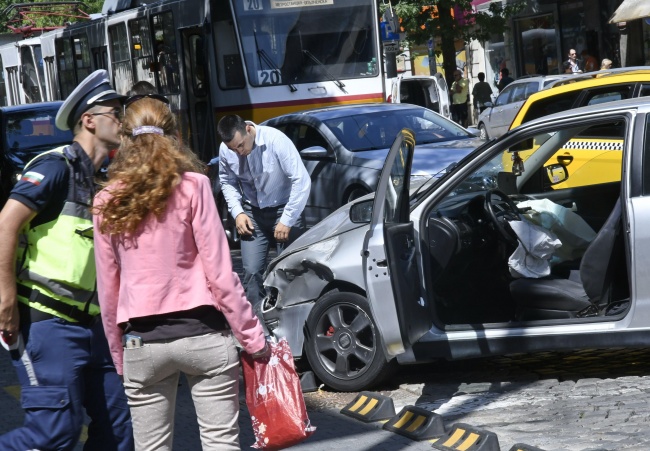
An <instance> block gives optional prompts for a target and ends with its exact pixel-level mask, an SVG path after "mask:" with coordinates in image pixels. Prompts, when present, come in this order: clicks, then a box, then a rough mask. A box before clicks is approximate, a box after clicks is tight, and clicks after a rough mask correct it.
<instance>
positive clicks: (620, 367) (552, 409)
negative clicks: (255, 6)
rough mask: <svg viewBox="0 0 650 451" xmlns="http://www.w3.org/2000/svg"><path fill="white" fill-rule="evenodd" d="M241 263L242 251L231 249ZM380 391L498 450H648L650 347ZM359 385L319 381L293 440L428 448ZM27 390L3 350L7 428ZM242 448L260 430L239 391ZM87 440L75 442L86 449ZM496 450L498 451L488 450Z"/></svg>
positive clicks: (420, 377) (416, 375)
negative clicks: (310, 431) (373, 417)
mask: <svg viewBox="0 0 650 451" xmlns="http://www.w3.org/2000/svg"><path fill="white" fill-rule="evenodd" d="M233 261H234V267H235V270H236V271H238V272H240V271H241V263H240V259H239V252H238V251H234V252H233ZM375 391H376V392H377V393H379V394H382V395H386V396H390V397H391V398H392V399H393V402H394V405H395V410H396V412H399V411H400V409H401V408H402V407H403V406H406V405H417V406H419V407H422V408H425V409H427V410H430V411H435V412H436V413H437V414H439V415H441V416H442V417H443V421H444V424H445V427H446V428H447V429H449V428H450V426H451V425H453V424H454V423H459V422H461V423H466V424H469V425H471V426H473V427H476V428H482V429H484V430H487V431H491V432H494V433H495V434H496V435H497V437H498V440H499V445H500V449H501V450H504V451H507V450H510V449H511V447H512V446H513V445H514V444H515V443H525V444H528V445H532V446H536V447H538V448H540V449H543V450H546V451H560V450H564V451H604V450H607V451H618V450H626V451H627V450H638V451H647V450H650V408H649V407H650V406H648V400H649V399H650V396H649V393H650V349H637V350H634V349H632V350H630V349H613V350H588V351H579V352H572V353H568V352H567V353H559V352H557V353H556V352H548V353H538V354H534V355H516V356H506V357H493V358H485V359H472V360H465V361H456V362H439V363H434V364H428V365H419V366H413V367H402V368H401V369H400V370H399V371H398V372H397V374H396V375H395V376H394V377H393V378H392V379H391V380H390V381H389V382H388V383H387V384H385V385H383V386H380V387H377V388H376V389H375ZM355 396H356V394H355V393H335V392H331V391H328V390H326V389H321V390H319V391H317V392H314V393H308V394H305V400H306V403H307V408H308V413H309V416H310V419H311V420H312V423H313V424H314V425H316V426H317V428H318V430H317V431H316V433H315V434H314V435H313V436H312V437H310V438H309V439H308V440H306V441H305V442H304V443H302V444H300V445H297V446H296V447H294V448H292V449H296V450H308V451H321V450H322V451H326V450H327V451H331V450H332V449H336V448H339V449H350V450H368V451H370V450H387V451H389V450H390V451H392V450H409V451H410V450H424V449H432V447H431V444H430V443H428V442H426V441H424V442H415V441H412V440H410V439H408V438H405V437H402V436H400V435H397V434H394V433H391V432H387V431H384V430H382V429H381V425H382V424H381V423H368V424H366V423H363V422H360V421H358V420H355V419H351V418H349V417H346V416H344V415H341V414H340V413H339V411H340V409H341V408H343V407H344V406H345V405H346V404H348V403H349V402H350V401H351V400H352V399H354V397H355ZM18 398H19V389H18V387H17V386H16V379H15V375H14V371H13V368H11V364H10V360H9V357H8V355H7V354H6V353H2V352H0V406H2V412H3V414H2V421H0V434H1V433H3V432H6V431H8V430H11V429H13V428H15V427H18V426H20V425H21V424H22V417H23V415H22V410H21V408H20V403H19V401H18ZM241 406H242V407H241V410H240V427H241V443H242V448H243V449H250V448H249V447H250V445H251V444H252V443H253V441H254V440H253V434H252V430H251V427H250V418H249V417H248V412H247V410H246V407H245V403H244V400H243V398H242V399H241ZM81 449H82V446H81V445H79V446H78V447H77V448H76V450H81ZM200 449H201V447H200V442H199V438H198V426H197V423H196V419H195V414H194V408H193V406H192V401H191V398H190V395H189V393H188V391H187V384H185V383H184V380H182V382H181V385H180V387H179V397H178V402H177V410H176V418H175V445H174V450H179V451H195V450H200ZM489 451H493V450H492V449H490V450H489Z"/></svg>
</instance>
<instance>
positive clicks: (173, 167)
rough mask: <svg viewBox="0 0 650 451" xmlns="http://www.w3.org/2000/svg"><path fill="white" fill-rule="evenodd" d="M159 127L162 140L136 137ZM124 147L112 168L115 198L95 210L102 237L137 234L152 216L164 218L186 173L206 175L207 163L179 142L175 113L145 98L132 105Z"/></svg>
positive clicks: (153, 135) (125, 125)
mask: <svg viewBox="0 0 650 451" xmlns="http://www.w3.org/2000/svg"><path fill="white" fill-rule="evenodd" d="M145 125H149V126H154V127H158V128H159V129H162V130H163V133H164V134H162V135H160V134H156V133H146V134H140V135H137V136H133V129H135V128H136V127H141V126H145ZM122 135H123V136H122V143H121V145H120V148H119V150H118V152H117V154H116V157H115V159H114V160H113V162H112V163H111V165H110V166H109V168H108V181H107V183H106V184H107V185H108V188H107V189H109V190H110V194H111V196H110V198H109V199H108V201H107V202H105V203H103V204H101V205H97V206H95V207H94V208H93V213H94V214H98V215H101V216H102V222H101V226H100V232H101V233H110V234H125V235H130V234H133V233H134V232H135V231H136V230H137V229H138V226H139V225H140V224H141V223H142V221H143V220H144V219H145V218H146V217H147V216H148V215H150V214H153V215H155V216H156V217H157V218H161V216H162V214H163V213H164V212H165V209H166V207H167V200H168V199H169V196H170V195H171V194H172V192H173V190H174V188H175V187H176V186H177V185H178V184H179V183H180V181H181V175H182V174H183V173H185V172H198V173H202V174H203V173H205V164H204V163H202V162H201V161H200V160H199V158H198V156H197V155H196V154H195V153H194V152H192V151H191V150H190V149H188V148H186V147H184V146H183V145H182V144H181V143H180V141H179V139H178V138H177V125H176V118H175V116H174V114H173V113H172V112H171V110H170V109H169V106H168V105H166V104H165V103H163V102H161V101H159V100H155V99H151V98H146V97H145V98H143V99H140V100H137V101H135V102H133V103H132V104H130V105H129V107H128V108H127V109H126V111H125V115H124V121H123V123H122Z"/></svg>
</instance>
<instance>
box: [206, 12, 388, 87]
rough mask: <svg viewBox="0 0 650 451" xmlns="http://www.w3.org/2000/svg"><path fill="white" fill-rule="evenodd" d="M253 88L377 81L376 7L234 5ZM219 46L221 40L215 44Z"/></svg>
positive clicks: (378, 57)
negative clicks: (276, 8) (283, 7)
mask: <svg viewBox="0 0 650 451" xmlns="http://www.w3.org/2000/svg"><path fill="white" fill-rule="evenodd" d="M233 5H234V7H235V8H236V10H235V11H236V17H237V22H238V30H239V33H240V38H241V46H242V47H243V48H244V49H246V50H245V53H244V58H245V62H246V69H247V70H248V80H249V82H250V84H251V85H253V86H267V85H288V84H292V83H309V82H321V81H327V80H332V79H339V78H341V79H343V78H362V77H376V76H377V75H378V74H379V68H378V61H381V59H380V58H381V54H378V50H377V46H376V45H375V39H374V36H375V35H374V32H373V30H374V28H375V24H374V21H375V20H376V19H375V17H374V15H373V13H372V6H371V5H370V4H368V2H366V3H364V4H363V5H362V4H361V2H358V1H355V0H348V1H346V2H334V3H333V2H329V3H326V2H322V4H320V5H319V6H314V7H305V8H287V9H281V10H278V11H275V10H270V11H269V8H265V7H264V6H263V5H265V4H264V3H261V2H260V3H259V7H258V8H251V7H249V4H248V2H233ZM217 44H218V45H220V44H221V42H220V41H218V43H217Z"/></svg>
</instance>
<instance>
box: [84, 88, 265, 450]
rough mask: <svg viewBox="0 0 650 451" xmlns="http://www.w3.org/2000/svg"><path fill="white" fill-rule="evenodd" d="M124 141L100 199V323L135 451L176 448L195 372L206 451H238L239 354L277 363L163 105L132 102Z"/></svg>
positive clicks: (205, 189)
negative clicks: (183, 392)
mask: <svg viewBox="0 0 650 451" xmlns="http://www.w3.org/2000/svg"><path fill="white" fill-rule="evenodd" d="M122 135H123V136H122V142H121V145H120V148H119V150H118V152H117V155H116V157H115V159H114V161H113V163H112V164H111V166H110V167H109V172H108V182H107V186H106V187H105V188H104V189H103V190H102V191H101V192H100V193H99V194H98V195H97V196H96V198H95V201H94V206H93V212H94V213H95V218H94V224H95V259H96V262H97V288H98V290H99V300H100V304H101V308H102V321H103V323H104V329H105V331H106V336H107V338H108V342H109V345H110V349H111V354H112V357H113V361H114V362H115V367H116V368H117V371H118V373H119V374H123V377H124V387H125V389H126V394H127V397H128V399H129V406H130V407H131V414H132V416H133V431H134V436H135V444H136V449H138V450H154V449H155V450H171V449H172V439H173V435H174V431H173V428H174V407H175V404H176V392H177V387H178V380H179V375H180V373H181V372H183V373H184V374H185V375H186V378H187V381H188V383H189V387H190V390H191V393H192V399H193V401H194V406H195V408H196V412H197V416H198V423H199V428H200V433H201V442H202V445H203V449H204V450H208V449H214V450H217V449H218V450H229V449H239V428H238V424H237V419H238V414H239V393H238V390H239V384H238V378H239V369H238V368H239V357H238V353H237V349H236V347H235V344H234V340H233V339H232V336H231V331H232V333H233V334H234V335H235V337H236V338H237V339H238V341H239V343H240V344H241V346H242V347H243V348H244V349H245V350H246V351H247V352H249V353H250V354H253V356H254V357H265V356H267V355H268V352H269V351H268V346H267V344H266V341H265V339H264V333H263V330H262V327H261V325H260V323H259V320H258V318H257V316H256V315H255V314H254V313H253V311H252V309H251V305H250V303H249V302H248V301H247V299H246V297H245V295H244V291H243V289H242V286H241V284H240V282H239V278H238V276H237V274H235V273H233V271H232V264H231V260H230V252H229V248H228V243H227V241H226V235H225V233H224V231H223V228H222V226H221V221H220V220H219V216H218V214H217V210H216V206H215V202H214V198H213V196H212V191H211V187H210V182H209V180H208V178H207V177H206V176H205V175H203V172H204V165H203V164H202V163H201V162H200V161H199V160H198V158H197V157H196V155H195V154H194V153H192V152H191V151H190V150H189V149H187V148H185V147H183V146H182V145H181V143H180V142H179V140H178V138H177V127H176V120H175V117H174V115H173V114H172V112H171V111H170V109H169V105H168V101H167V99H166V98H164V97H162V96H158V95H138V96H133V97H131V98H129V99H127V101H126V102H125V106H124V121H123V130H122Z"/></svg>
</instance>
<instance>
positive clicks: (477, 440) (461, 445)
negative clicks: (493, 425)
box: [431, 423, 501, 451]
mask: <svg viewBox="0 0 650 451" xmlns="http://www.w3.org/2000/svg"><path fill="white" fill-rule="evenodd" d="M431 446H433V448H434V449H440V450H444V451H451V450H455V451H500V450H501V448H500V447H499V439H498V438H497V435H496V434H495V433H494V432H489V431H486V430H484V429H478V428H475V427H473V426H470V425H469V424H464V423H456V424H454V425H452V426H451V428H450V429H449V431H448V432H447V433H446V434H445V435H443V436H442V437H440V438H439V439H438V440H436V441H435V442H433V443H432V444H431Z"/></svg>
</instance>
